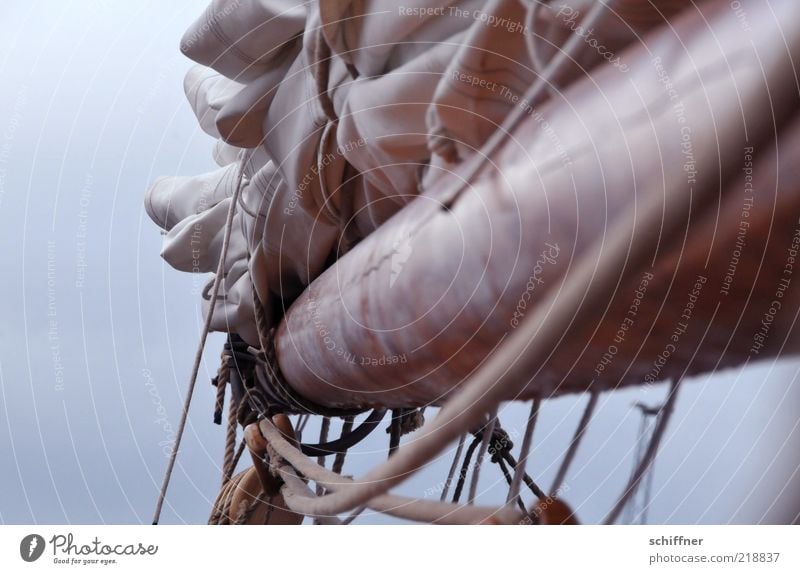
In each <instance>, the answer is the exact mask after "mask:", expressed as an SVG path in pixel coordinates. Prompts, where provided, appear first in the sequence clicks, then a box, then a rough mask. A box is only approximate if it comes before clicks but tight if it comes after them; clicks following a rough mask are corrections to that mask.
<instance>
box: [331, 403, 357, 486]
mask: <svg viewBox="0 0 800 574" xmlns="http://www.w3.org/2000/svg"><path fill="white" fill-rule="evenodd" d="M352 430H353V417H345V419H344V422H343V423H342V432H341V433H339V440H340V441H342V440H344V439H345V438H346V437H347V436H348V435H349V434H350V433H351V431H352ZM346 456H347V449H344V450H342V451H340V452H337V453H336V458H334V459H333V466H332V467H331V470H332V471H333V472H335V473H336V474H342V468H344V459H345V457H346Z"/></svg>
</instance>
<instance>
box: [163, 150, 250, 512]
mask: <svg viewBox="0 0 800 574" xmlns="http://www.w3.org/2000/svg"><path fill="white" fill-rule="evenodd" d="M239 161H240V164H239V175H238V178H237V181H236V187H235V188H234V190H233V196H232V197H231V203H230V205H229V206H228V216H227V217H226V219H225V232H224V235H223V238H222V253H221V254H220V258H219V263H218V264H217V272H216V274H215V275H214V285H213V287H212V288H211V299H210V300H209V302H208V312H207V313H206V320H205V322H204V323H203V330H202V332H201V333H200V341H199V342H198V344H197V351H196V352H195V355H194V364H193V365H192V374H191V376H190V377H189V387H188V388H187V389H186V398H185V399H184V402H183V410H182V411H181V418H180V421H179V422H178V430H177V432H176V434H175V444H174V445H173V447H172V452H171V453H170V455H169V462H168V463H167V469H166V471H165V472H164V480H163V482H162V483H161V489H160V490H159V492H158V502H156V510H155V513H154V514H153V524H158V521H159V519H160V518H161V509H162V508H163V506H164V499H165V498H166V496H167V489H168V488H169V483H170V479H171V478H172V471H173V469H174V468H175V461H176V460H177V458H178V449H179V448H180V446H181V439H183V432H184V430H185V428H186V419H187V418H188V416H189V406H190V405H191V403H192V396H193V395H194V388H195V385H196V383H197V375H198V374H199V373H200V363H201V362H202V361H203V349H205V346H206V340H207V339H208V333H209V332H210V331H211V320H212V319H213V317H214V307H215V306H216V304H217V297H218V296H219V288H220V285H222V282H223V280H224V275H225V260H226V259H227V256H228V247H229V245H230V240H231V231H232V229H233V215H234V213H235V212H236V204H237V203H238V202H239V195H240V193H241V191H242V179H243V178H244V164H245V162H244V157H243V156H241V157H240V160H239Z"/></svg>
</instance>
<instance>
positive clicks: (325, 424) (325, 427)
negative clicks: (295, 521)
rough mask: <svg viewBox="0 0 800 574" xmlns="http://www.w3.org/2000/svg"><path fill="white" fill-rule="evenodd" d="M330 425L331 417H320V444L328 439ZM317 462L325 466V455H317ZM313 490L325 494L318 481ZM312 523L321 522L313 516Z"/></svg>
mask: <svg viewBox="0 0 800 574" xmlns="http://www.w3.org/2000/svg"><path fill="white" fill-rule="evenodd" d="M330 427H331V419H330V418H328V417H325V418H323V419H322V424H321V425H320V428H319V442H320V444H322V443H325V442H327V440H328V431H329V430H330ZM317 464H318V465H320V466H321V467H323V468H325V456H324V455H319V456H318V457H317ZM315 490H316V494H317V496H318V497H319V496H322V495H323V494H325V489H324V488H323V486H322V485H321V484H320V483H317V485H316V488H315ZM314 524H321V522H320V521H319V519H317V518H315V519H314Z"/></svg>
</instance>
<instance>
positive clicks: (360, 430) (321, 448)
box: [300, 409, 386, 457]
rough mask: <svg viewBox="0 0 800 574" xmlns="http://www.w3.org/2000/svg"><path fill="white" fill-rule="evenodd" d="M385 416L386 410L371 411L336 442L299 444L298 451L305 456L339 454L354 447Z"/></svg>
mask: <svg viewBox="0 0 800 574" xmlns="http://www.w3.org/2000/svg"><path fill="white" fill-rule="evenodd" d="M385 414H386V409H373V411H372V412H371V413H370V414H369V416H368V417H367V418H366V419H364V422H362V423H361V424H360V425H358V427H356V429H355V430H354V431H352V432H349V433H348V434H344V429H343V432H342V436H341V437H339V438H338V439H336V440H332V441H330V442H324V443H317V444H301V445H300V449H301V450H302V451H303V454H305V455H307V456H316V457H321V456H328V455H329V454H339V453H343V452H345V451H347V449H349V448H351V447H353V446H355V445H356V444H358V443H359V442H361V441H362V440H364V438H366V437H367V436H368V435H369V434H370V433H371V432H372V431H373V430H375V429H376V428H377V427H378V425H379V424H380V422H381V421H382V420H383V417H384V415H385Z"/></svg>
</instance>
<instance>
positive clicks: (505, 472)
mask: <svg viewBox="0 0 800 574" xmlns="http://www.w3.org/2000/svg"><path fill="white" fill-rule="evenodd" d="M497 466H499V467H500V470H502V471H503V476H504V477H505V479H506V482H507V483H508V486H509V487H511V483H512V482H513V480H514V479H513V478H511V473H510V472H508V466H507V465H506V461H505V460H504V459H502V458H499V459H497ZM514 499H515V500H516V501H517V506H519V508H520V510H522V512H527V511H528V509H527V508H525V503H524V502H522V497H521V496H519V494H517V496H515V497H514Z"/></svg>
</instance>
